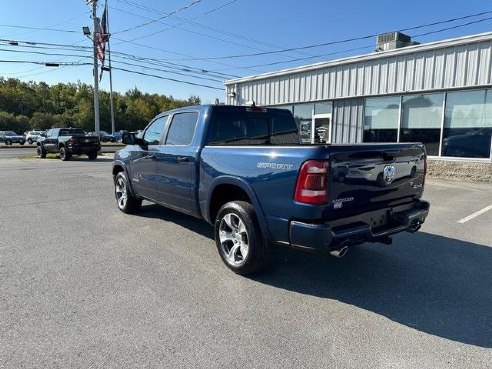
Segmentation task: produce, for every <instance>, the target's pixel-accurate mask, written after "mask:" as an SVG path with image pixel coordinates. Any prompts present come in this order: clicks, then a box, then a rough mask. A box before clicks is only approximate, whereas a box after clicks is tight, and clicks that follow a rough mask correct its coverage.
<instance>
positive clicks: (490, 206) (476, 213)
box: [458, 205, 492, 224]
mask: <svg viewBox="0 0 492 369" xmlns="http://www.w3.org/2000/svg"><path fill="white" fill-rule="evenodd" d="M489 210H492V205H489V206H487V207H486V208H483V209H482V210H479V211H477V212H475V213H473V214H471V215H468V216H467V217H465V218H463V219H460V220H458V223H461V224H463V223H466V222H468V221H469V220H472V219H474V218H476V217H478V216H479V215H482V214H483V213H486V212H487V211H489Z"/></svg>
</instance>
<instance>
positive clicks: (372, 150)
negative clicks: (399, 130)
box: [328, 144, 426, 217]
mask: <svg viewBox="0 0 492 369" xmlns="http://www.w3.org/2000/svg"><path fill="white" fill-rule="evenodd" d="M332 150H333V151H334V152H333V153H332V154H330V183H329V190H328V191H329V199H330V209H332V210H336V212H335V213H336V216H337V217H338V216H342V215H351V214H357V213H359V214H360V213H363V212H366V211H370V210H374V209H378V208H381V207H387V206H394V205H398V204H402V203H405V202H410V201H412V200H415V199H418V198H420V197H421V196H422V193H423V185H424V176H425V174H424V172H425V161H426V158H425V148H424V146H423V145H422V144H399V145H359V146H345V147H343V146H340V147H336V146H332Z"/></svg>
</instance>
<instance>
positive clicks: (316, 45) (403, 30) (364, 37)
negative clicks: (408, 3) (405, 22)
mask: <svg viewBox="0 0 492 369" xmlns="http://www.w3.org/2000/svg"><path fill="white" fill-rule="evenodd" d="M490 13H492V11H485V12H481V13H476V14H470V15H466V16H463V17H457V18H451V19H446V20H443V21H438V22H432V23H427V24H422V25H418V26H413V27H407V28H402V29H400V30H398V31H399V32H405V31H410V30H415V29H420V28H426V27H430V26H435V25H438V24H445V23H451V22H456V21H458V20H463V19H469V18H472V17H477V16H480V15H485V14H490ZM488 19H490V18H485V19H481V20H478V21H472V22H469V23H466V24H463V25H458V26H455V27H453V28H459V27H464V26H467V25H470V24H474V23H480V22H483V21H484V20H488ZM445 30H446V29H445ZM437 32H443V31H442V30H438V31H431V32H428V33H426V35H428V34H432V33H437ZM376 36H378V34H371V35H366V36H359V37H352V38H347V39H342V40H336V41H329V42H323V43H318V44H312V45H307V46H299V47H291V48H287V49H282V50H278V51H265V52H260V53H252V54H237V55H228V56H215V57H200V58H192V59H179V60H181V61H185V60H220V59H237V58H246V57H254V56H264V55H272V54H280V53H286V52H291V51H296V50H307V49H314V48H317V47H322V46H331V45H337V44H344V43H348V42H353V41H362V40H367V39H369V38H374V37H376Z"/></svg>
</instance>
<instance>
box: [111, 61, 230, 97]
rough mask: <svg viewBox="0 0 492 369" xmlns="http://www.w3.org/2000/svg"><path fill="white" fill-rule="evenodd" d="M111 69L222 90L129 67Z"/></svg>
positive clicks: (221, 89)
mask: <svg viewBox="0 0 492 369" xmlns="http://www.w3.org/2000/svg"><path fill="white" fill-rule="evenodd" d="M113 69H115V70H120V71H122V72H127V73H133V74H139V75H142V76H149V77H154V78H159V79H163V80H166V81H172V82H178V83H185V84H188V85H192V86H198V87H205V88H209V89H212V90H219V91H223V90H224V89H223V88H218V87H213V86H210V85H204V84H200V83H193V82H187V81H180V80H177V79H173V78H167V77H162V76H158V75H155V74H150V73H144V72H137V71H134V70H129V69H125V68H117V67H113Z"/></svg>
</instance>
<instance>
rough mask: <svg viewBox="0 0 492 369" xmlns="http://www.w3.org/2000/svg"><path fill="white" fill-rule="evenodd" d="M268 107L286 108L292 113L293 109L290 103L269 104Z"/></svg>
mask: <svg viewBox="0 0 492 369" xmlns="http://www.w3.org/2000/svg"><path fill="white" fill-rule="evenodd" d="M269 107H270V108H278V109H287V110H288V111H290V112H291V113H292V111H293V110H294V109H293V108H292V105H270V106H269Z"/></svg>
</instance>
